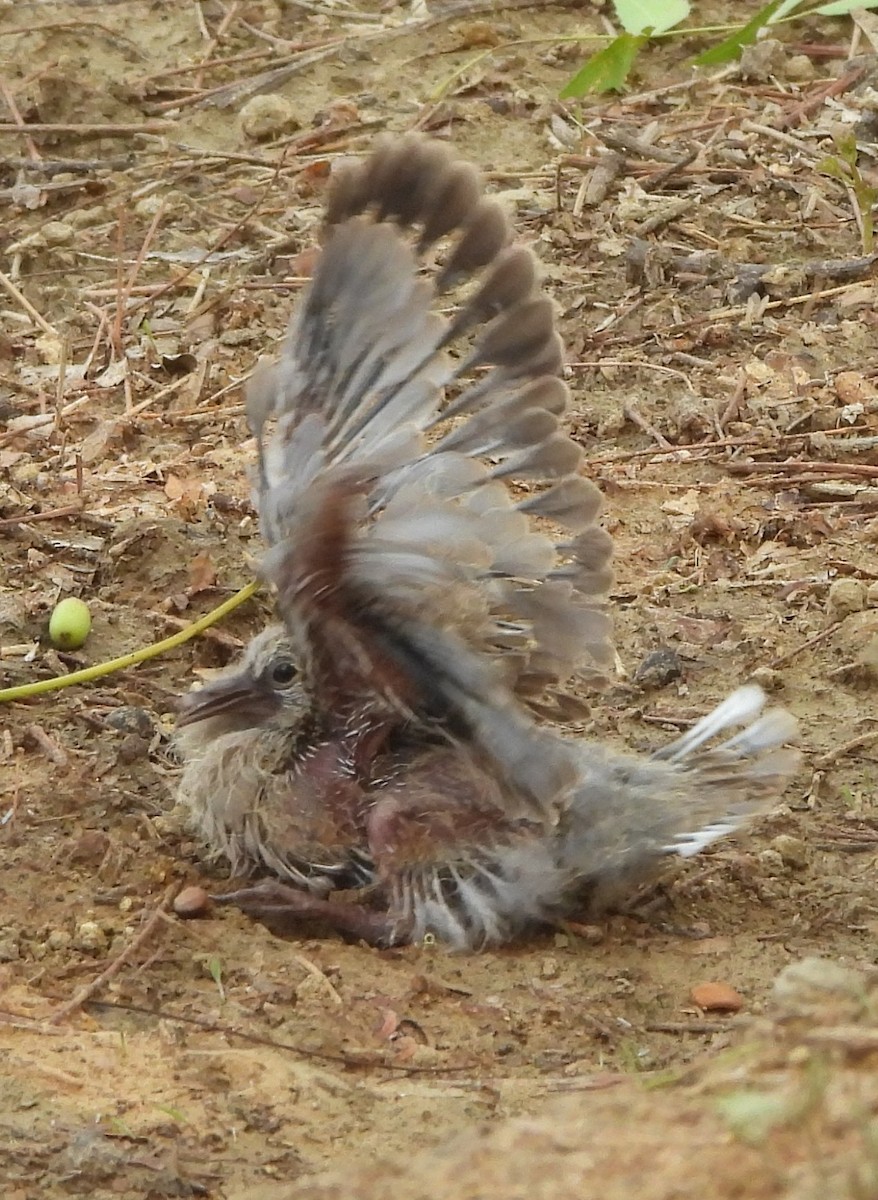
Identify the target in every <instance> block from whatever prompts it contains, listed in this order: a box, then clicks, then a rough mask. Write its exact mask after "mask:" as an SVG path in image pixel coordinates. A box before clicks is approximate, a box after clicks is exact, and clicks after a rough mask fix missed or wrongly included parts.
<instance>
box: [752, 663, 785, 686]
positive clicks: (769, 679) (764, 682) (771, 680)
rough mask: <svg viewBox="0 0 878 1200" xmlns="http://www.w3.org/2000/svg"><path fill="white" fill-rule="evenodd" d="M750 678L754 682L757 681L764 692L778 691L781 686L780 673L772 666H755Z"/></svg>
mask: <svg viewBox="0 0 878 1200" xmlns="http://www.w3.org/2000/svg"><path fill="white" fill-rule="evenodd" d="M750 678H751V679H752V680H753V682H754V683H758V684H759V686H760V687H761V688H762V690H763V691H764V692H779V691H780V689H781V688H782V687H783V677H782V675H781V674H780V672H779V671H775V670H774V669H773V668H772V667H757V668H756V670H755V671H754V672H753V674H752V675H751V676H750Z"/></svg>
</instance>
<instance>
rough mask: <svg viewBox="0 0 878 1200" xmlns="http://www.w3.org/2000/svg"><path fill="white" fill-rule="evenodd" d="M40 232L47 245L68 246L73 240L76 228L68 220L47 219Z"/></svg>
mask: <svg viewBox="0 0 878 1200" xmlns="http://www.w3.org/2000/svg"><path fill="white" fill-rule="evenodd" d="M40 232H41V234H42V237H43V242H44V244H45V245H46V246H66V245H67V243H68V242H70V241H72V240H73V233H74V229H73V226H72V225H68V224H67V222H66V221H46V223H45V224H44V225H43V227H42V229H41V230H40Z"/></svg>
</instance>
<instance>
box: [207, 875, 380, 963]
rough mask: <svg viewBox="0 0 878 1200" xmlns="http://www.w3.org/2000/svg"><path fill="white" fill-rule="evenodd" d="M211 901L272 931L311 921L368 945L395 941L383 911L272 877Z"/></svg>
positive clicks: (292, 930) (298, 928)
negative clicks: (229, 906)
mask: <svg viewBox="0 0 878 1200" xmlns="http://www.w3.org/2000/svg"><path fill="white" fill-rule="evenodd" d="M213 900H214V901H215V902H216V903H217V904H233V905H234V906H235V908H239V909H240V910H241V911H242V912H244V913H246V914H247V916H249V917H254V918H255V919H256V920H258V921H262V922H263V923H264V924H265V925H267V926H268V927H269V929H271V931H272V932H273V933H278V934H289V933H300V932H301V929H302V925H303V924H304V923H306V922H309V921H315V922H318V923H320V924H321V925H325V926H327V927H329V928H330V929H333V930H335V932H336V933H340V934H342V935H343V936H345V937H351V938H356V939H358V940H361V941H364V942H368V943H369V945H370V946H392V945H393V944H394V943H395V941H397V938H396V937H395V933H394V930H395V924H396V923H395V921H394V920H393V919H392V918H391V917H390V915H389V914H388V913H387V912H386V911H384V912H381V910H380V909H371V908H367V907H366V905H365V904H358V903H355V902H352V903H346V902H345V901H343V900H324V899H322V898H321V897H320V896H314V895H312V894H311V893H310V892H306V891H303V890H302V889H301V888H295V887H290V886H289V885H288V884H285V883H280V882H279V881H278V880H274V879H266V880H265V881H264V882H263V883H258V884H255V885H254V886H253V887H245V888H239V889H238V890H237V891H234V892H226V893H225V894H224V895H221V896H214V897H213Z"/></svg>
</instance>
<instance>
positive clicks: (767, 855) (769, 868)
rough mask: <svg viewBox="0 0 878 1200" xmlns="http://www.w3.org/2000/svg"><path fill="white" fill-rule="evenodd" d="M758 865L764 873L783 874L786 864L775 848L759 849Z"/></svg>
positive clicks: (785, 870)
mask: <svg viewBox="0 0 878 1200" xmlns="http://www.w3.org/2000/svg"><path fill="white" fill-rule="evenodd" d="M757 857H758V859H759V866H760V867H761V868H762V870H763V871H764V873H765V874H766V875H785V874H786V872H787V865H786V863H785V862H784V860H783V856H782V855H781V854H779V853H778V851H777V850H761V851H760V852H759V854H758V856H757Z"/></svg>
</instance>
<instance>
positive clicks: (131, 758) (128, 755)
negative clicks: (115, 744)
mask: <svg viewBox="0 0 878 1200" xmlns="http://www.w3.org/2000/svg"><path fill="white" fill-rule="evenodd" d="M148 754H149V742H148V741H147V740H146V738H142V737H139V736H138V735H137V734H136V733H129V734H128V735H127V737H124V738H123V739H122V742H121V744H120V746H119V762H121V763H125V764H127V765H129V766H130V764H131V763H134V762H137V760H138V759H139V758H146V756H147V755H148Z"/></svg>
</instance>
